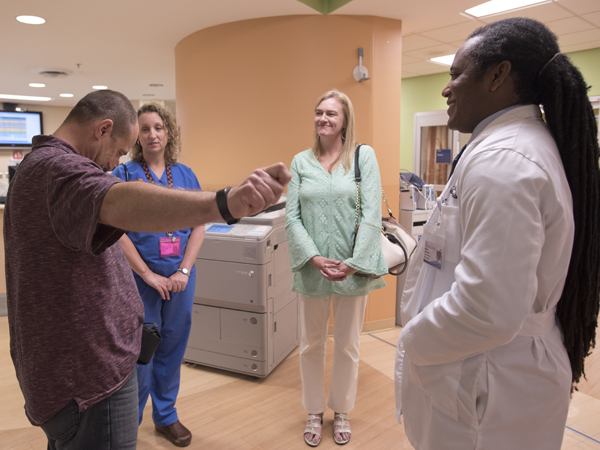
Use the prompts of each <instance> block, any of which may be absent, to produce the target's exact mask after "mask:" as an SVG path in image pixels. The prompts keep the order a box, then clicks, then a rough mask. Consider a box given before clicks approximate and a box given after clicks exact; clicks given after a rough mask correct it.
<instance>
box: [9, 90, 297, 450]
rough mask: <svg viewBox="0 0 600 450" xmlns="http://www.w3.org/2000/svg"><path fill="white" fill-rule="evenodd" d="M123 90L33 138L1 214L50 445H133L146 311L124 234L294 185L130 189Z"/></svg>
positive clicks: (265, 198)
mask: <svg viewBox="0 0 600 450" xmlns="http://www.w3.org/2000/svg"><path fill="white" fill-rule="evenodd" d="M137 134H138V126H137V115H136V112H135V110H134V109H133V106H132V105H131V103H130V102H129V100H128V99H127V98H126V97H125V96H123V95H122V94H120V93H118V92H114V91H109V90H104V91H97V92H93V93H91V94H88V95H86V96H85V97H84V98H83V99H81V100H80V101H79V102H78V103H77V105H76V106H75V107H74V108H73V110H72V111H71V113H70V114H69V116H68V117H67V118H66V120H65V122H64V123H63V124H62V125H61V126H60V127H59V128H58V130H57V131H56V132H55V133H54V135H53V136H36V137H35V138H34V141H33V147H32V152H31V153H30V154H28V155H27V156H26V157H25V158H24V160H23V162H22V163H21V164H20V165H19V168H18V170H17V172H16V174H15V176H14V177H13V179H12V180H11V183H10V189H9V192H8V197H7V202H6V211H5V215H4V239H5V251H6V281H7V299H8V314H9V327H10V347H11V356H12V359H13V362H14V365H15V369H16V373H17V378H18V380H19V384H20V386H21V390H22V391H23V395H24V397H25V411H26V413H27V416H28V418H29V420H30V421H31V423H32V424H34V425H39V426H41V427H42V429H43V430H44V431H45V433H46V435H47V436H48V448H50V449H54V448H60V449H86V450H89V449H96V448H98V449H100V448H103V449H104V448H114V449H133V448H135V446H136V441H137V428H138V423H137V422H138V406H137V401H138V400H137V379H136V377H135V373H136V371H135V365H136V361H137V357H138V354H139V351H140V340H141V338H140V337H141V326H142V322H143V316H144V308H143V304H142V302H141V299H140V297H139V294H138V291H137V289H136V285H135V282H134V280H133V276H132V274H131V270H130V268H129V265H128V263H127V260H126V259H125V256H124V255H123V251H122V249H121V246H120V244H119V243H118V241H119V238H120V237H121V235H122V234H123V233H124V230H130V231H147V232H166V231H169V230H178V229H181V228H188V227H194V226H198V225H201V224H203V223H206V222H210V221H214V220H221V218H222V217H223V218H225V219H226V220H229V221H230V222H231V221H233V220H234V219H233V218H234V217H238V218H239V217H243V216H246V215H251V214H255V213H257V212H259V211H261V210H262V209H264V208H266V207H268V206H269V205H271V204H273V203H274V202H275V201H276V200H277V199H278V198H279V196H280V195H281V193H282V192H283V188H284V187H285V185H286V184H287V182H288V181H289V179H290V175H289V172H288V171H287V169H286V168H285V166H284V165H283V164H282V163H279V164H275V165H273V166H269V167H267V168H265V169H257V170H255V171H254V172H253V173H252V175H250V176H249V177H248V178H247V179H246V180H244V181H243V182H242V183H241V184H240V185H238V186H236V187H234V188H232V189H231V190H228V189H227V190H223V191H219V192H218V193H217V194H215V193H214V192H212V193H211V192H200V191H193V192H192V191H189V192H186V191H180V190H173V189H164V188H161V187H158V186H155V185H152V184H150V183H123V182H121V180H119V179H118V178H116V177H113V176H112V175H110V174H107V173H105V172H104V170H103V169H108V170H112V169H113V168H114V167H115V166H116V165H117V164H118V160H119V158H120V157H121V156H122V155H125V154H126V153H127V152H128V151H129V149H130V148H131V147H132V146H133V144H134V143H135V141H136V139H137Z"/></svg>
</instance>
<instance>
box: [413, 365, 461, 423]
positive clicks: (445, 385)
mask: <svg viewBox="0 0 600 450" xmlns="http://www.w3.org/2000/svg"><path fill="white" fill-rule="evenodd" d="M408 363H409V371H410V372H409V373H410V380H411V382H412V383H413V384H415V385H416V386H417V387H419V388H421V389H422V390H423V391H424V392H425V393H426V394H427V395H428V396H429V398H430V399H431V403H432V404H433V406H435V407H436V408H437V409H439V410H440V411H441V412H443V413H444V414H446V415H447V416H448V417H450V418H451V419H453V420H455V421H457V420H458V386H459V384H460V374H461V369H462V363H463V362H462V361H455V362H451V363H446V364H435V365H428V366H417V365H416V364H413V363H412V362H410V360H409V361H408Z"/></svg>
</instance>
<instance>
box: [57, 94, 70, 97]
mask: <svg viewBox="0 0 600 450" xmlns="http://www.w3.org/2000/svg"><path fill="white" fill-rule="evenodd" d="M60 96H61V97H73V94H60Z"/></svg>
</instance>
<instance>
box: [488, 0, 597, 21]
mask: <svg viewBox="0 0 600 450" xmlns="http://www.w3.org/2000/svg"><path fill="white" fill-rule="evenodd" d="M567 1H570V0H567ZM594 1H598V0H594ZM599 3H600V2H599ZM509 17H529V18H531V19H536V20H539V21H540V22H544V23H546V22H551V21H553V20H560V19H566V18H568V17H573V14H572V13H571V12H569V11H567V10H566V9H564V8H561V7H560V6H558V5H557V4H556V3H545V4H543V5H538V6H532V7H530V8H523V9H519V10H517V11H512V12H507V13H504V14H496V15H493V16H487V17H480V20H482V21H484V22H485V23H491V22H495V21H497V20H501V19H507V18H509Z"/></svg>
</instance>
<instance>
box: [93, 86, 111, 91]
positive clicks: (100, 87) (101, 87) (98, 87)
mask: <svg viewBox="0 0 600 450" xmlns="http://www.w3.org/2000/svg"><path fill="white" fill-rule="evenodd" d="M92 89H98V90H102V89H108V87H106V86H101V85H98V86H92Z"/></svg>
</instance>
